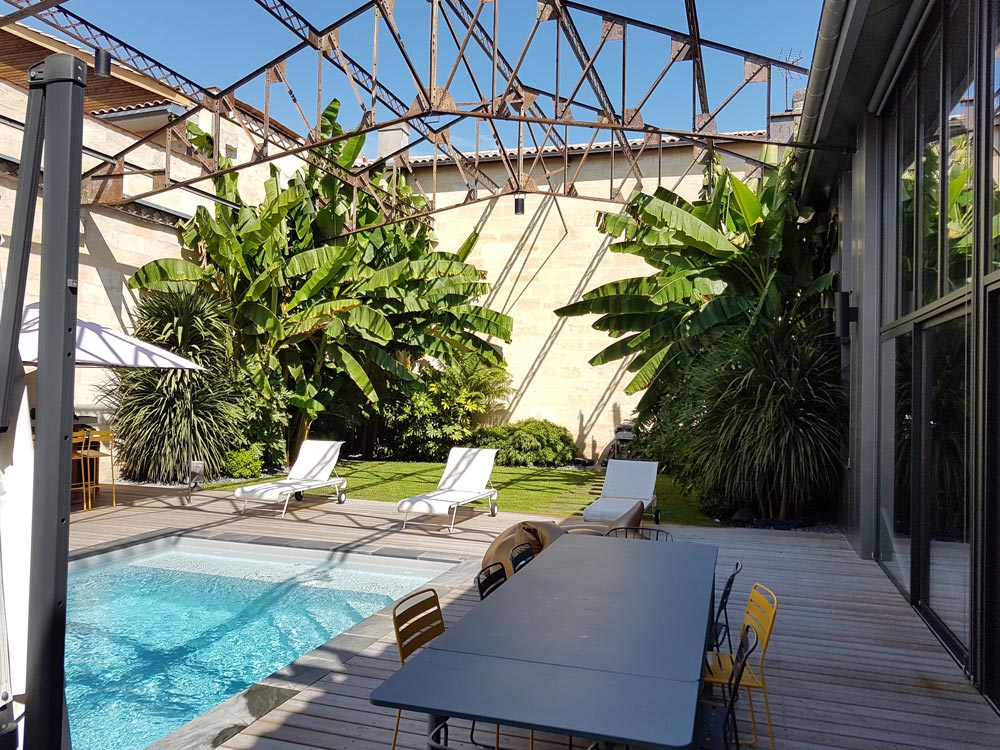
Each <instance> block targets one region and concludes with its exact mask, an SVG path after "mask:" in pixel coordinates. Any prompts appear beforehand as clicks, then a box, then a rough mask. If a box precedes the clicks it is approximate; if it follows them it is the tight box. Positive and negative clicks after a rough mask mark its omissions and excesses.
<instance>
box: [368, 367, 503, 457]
mask: <svg viewBox="0 0 1000 750" xmlns="http://www.w3.org/2000/svg"><path fill="white" fill-rule="evenodd" d="M510 395H511V388H510V376H509V375H508V374H507V371H506V370H505V369H504V368H502V367H494V366H491V365H487V364H484V363H483V361H482V360H481V359H480V358H479V357H478V356H477V355H475V354H467V355H465V356H463V357H459V358H458V359H457V360H456V361H455V362H453V363H452V364H450V365H447V366H444V367H440V368H438V367H434V366H432V365H430V364H426V363H425V366H424V367H423V368H422V369H421V382H420V383H400V384H398V385H397V386H396V387H395V389H394V392H393V397H392V398H391V400H388V401H387V403H386V404H385V408H383V409H382V414H383V417H382V419H383V422H384V431H383V439H382V440H381V441H380V443H379V446H378V451H377V452H378V455H380V456H386V457H392V458H396V459H402V460H407V459H418V460H421V461H443V460H445V459H446V458H447V456H448V451H449V450H450V449H451V448H452V447H453V446H456V445H463V444H466V443H467V442H468V440H469V437H470V436H471V435H472V430H473V428H474V426H475V425H476V424H481V423H483V422H489V421H491V420H493V419H494V418H495V417H496V415H497V414H498V413H499V412H500V411H501V410H502V409H503V407H504V405H505V404H506V402H507V399H508V398H509V397H510Z"/></svg>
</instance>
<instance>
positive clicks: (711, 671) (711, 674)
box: [703, 651, 764, 689]
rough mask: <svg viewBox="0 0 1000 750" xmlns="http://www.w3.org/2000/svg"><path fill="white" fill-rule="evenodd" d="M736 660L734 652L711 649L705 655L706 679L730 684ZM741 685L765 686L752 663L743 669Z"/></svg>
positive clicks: (716, 682)
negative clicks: (724, 652)
mask: <svg viewBox="0 0 1000 750" xmlns="http://www.w3.org/2000/svg"><path fill="white" fill-rule="evenodd" d="M734 661H735V658H734V657H733V655H732V654H721V653H719V652H717V651H709V652H708V653H707V654H706V655H705V672H704V675H703V678H704V681H705V682H706V683H708V684H710V685H728V684H729V677H730V675H732V673H733V663H734ZM740 687H744V688H758V689H760V688H763V687H764V681H763V680H761V678H760V677H759V676H758V675H757V673H756V672H754V671H753V667H752V666H751V665H750V664H747V665H746V668H745V669H744V670H743V677H742V678H741V679H740Z"/></svg>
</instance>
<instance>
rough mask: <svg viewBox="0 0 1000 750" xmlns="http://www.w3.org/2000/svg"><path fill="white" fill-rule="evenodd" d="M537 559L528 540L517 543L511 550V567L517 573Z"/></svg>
mask: <svg viewBox="0 0 1000 750" xmlns="http://www.w3.org/2000/svg"><path fill="white" fill-rule="evenodd" d="M534 559H535V553H534V552H532V550H531V545H530V544H529V543H528V542H523V543H522V544H519V545H517V546H516V547H514V549H512V550H511V551H510V568H511V570H513V571H514V572H515V573H516V572H517V571H519V570H520V569H521V568H523V567H524V566H525V565H527V564H528V563H530V562H531V561H532V560H534Z"/></svg>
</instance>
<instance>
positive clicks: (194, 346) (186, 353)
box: [101, 291, 244, 482]
mask: <svg viewBox="0 0 1000 750" xmlns="http://www.w3.org/2000/svg"><path fill="white" fill-rule="evenodd" d="M136 318H137V325H136V329H135V336H136V337H138V338H140V339H142V340H144V341H148V342H150V343H152V344H155V345H157V346H160V347H162V348H164V349H168V350H170V351H172V352H174V353H176V354H180V355H181V356H183V357H187V358H188V359H191V360H193V361H195V362H197V363H198V364H200V365H202V366H203V367H205V368H206V370H204V371H192V370H153V369H135V370H129V369H116V370H112V371H111V375H110V378H109V380H108V381H107V382H106V383H105V385H104V386H103V391H102V396H101V398H102V401H103V402H104V403H106V404H107V405H108V406H109V407H110V410H111V418H110V421H111V426H112V427H113V428H114V430H115V435H116V441H117V442H116V454H117V456H118V459H119V461H120V464H121V469H122V475H123V476H124V477H127V478H128V479H133V480H137V481H143V482H180V481H183V480H184V478H185V476H186V474H187V466H188V460H189V459H191V458H194V459H198V460H202V461H204V462H205V476H206V477H207V478H211V477H215V476H218V475H219V474H220V473H221V472H222V471H223V470H224V467H225V462H226V455H227V454H228V453H229V452H230V451H231V450H233V449H234V448H236V447H239V446H241V445H243V444H244V437H243V421H244V415H243V412H242V410H241V408H240V406H239V393H238V391H237V389H236V387H235V385H234V379H233V367H232V363H233V360H232V352H231V349H230V342H231V341H232V330H231V329H230V328H229V324H228V320H227V315H226V309H225V306H224V304H223V303H221V302H220V301H219V299H218V298H216V297H212V296H208V295H205V294H202V293H200V292H196V291H182V292H178V293H174V294H159V293H152V294H148V295H147V296H146V297H145V298H144V299H143V300H142V302H140V304H139V305H138V307H137V309H136Z"/></svg>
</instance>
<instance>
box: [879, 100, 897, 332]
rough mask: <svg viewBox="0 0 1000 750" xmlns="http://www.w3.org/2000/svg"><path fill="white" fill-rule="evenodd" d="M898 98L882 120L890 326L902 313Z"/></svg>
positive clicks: (885, 317)
mask: <svg viewBox="0 0 1000 750" xmlns="http://www.w3.org/2000/svg"><path fill="white" fill-rule="evenodd" d="M898 101H899V100H898V99H897V100H896V102H895V103H894V105H895V106H893V108H892V109H891V110H890V111H889V113H888V114H887V115H886V116H885V117H883V118H882V134H881V136H882V142H881V144H880V145H881V158H882V184H883V185H884V186H885V195H884V196H883V200H882V201H880V205H879V211H880V212H881V216H882V259H881V265H882V323H883V324H885V323H889V322H891V321H893V320H895V318H896V316H897V311H898V309H899V308H898V304H897V301H896V296H897V292H898V291H899V283H898V278H899V273H900V269H899V258H898V253H897V252H896V248H897V246H898V245H897V242H896V238H897V236H898V227H897V226H896V219H897V216H896V215H897V212H898V210H899V209H898V203H897V199H896V194H897V193H898V188H899V184H898V183H899V181H898V175H897V173H896V165H897V163H898V162H897V158H898V155H899V148H898V143H897V140H896V138H897V135H898V133H899V126H898V124H897V122H898V113H899V110H898Z"/></svg>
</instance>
